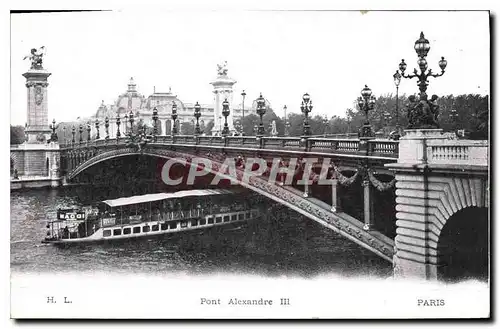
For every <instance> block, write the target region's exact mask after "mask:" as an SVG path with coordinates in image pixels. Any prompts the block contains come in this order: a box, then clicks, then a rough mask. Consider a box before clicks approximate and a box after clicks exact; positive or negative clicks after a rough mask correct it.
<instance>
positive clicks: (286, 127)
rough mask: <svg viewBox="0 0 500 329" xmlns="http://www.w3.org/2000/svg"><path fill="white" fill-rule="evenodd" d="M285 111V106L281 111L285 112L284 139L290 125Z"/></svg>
mask: <svg viewBox="0 0 500 329" xmlns="http://www.w3.org/2000/svg"><path fill="white" fill-rule="evenodd" d="M286 110H287V107H286V105H285V106H283V111H285V117H284V119H285V137H288V128H289V127H290V123H288V116H287V115H286Z"/></svg>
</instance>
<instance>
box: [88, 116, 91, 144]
mask: <svg viewBox="0 0 500 329" xmlns="http://www.w3.org/2000/svg"><path fill="white" fill-rule="evenodd" d="M91 127H92V126H91V124H90V121H89V122H87V141H88V142H90V130H91V129H92V128H91Z"/></svg>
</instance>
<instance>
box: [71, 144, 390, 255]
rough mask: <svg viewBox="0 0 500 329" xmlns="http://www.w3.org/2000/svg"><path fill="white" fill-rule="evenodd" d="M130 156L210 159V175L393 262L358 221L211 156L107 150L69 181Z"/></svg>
mask: <svg viewBox="0 0 500 329" xmlns="http://www.w3.org/2000/svg"><path fill="white" fill-rule="evenodd" d="M129 155H143V156H152V157H159V158H164V159H175V160H176V161H177V162H179V163H181V164H184V165H189V166H192V165H193V164H192V160H193V159H194V158H197V157H198V158H199V157H201V158H205V159H208V160H210V161H211V162H212V168H208V169H209V170H208V171H209V172H210V173H211V174H213V175H216V176H219V177H220V178H224V179H228V180H230V181H232V182H236V183H238V184H239V185H241V186H243V187H245V188H248V189H250V190H252V191H254V192H256V193H259V194H261V195H263V196H265V197H267V198H269V199H271V200H273V201H275V202H278V203H281V204H283V205H285V206H287V207H289V208H291V209H292V210H295V211H297V212H299V213H300V214H302V215H304V216H306V217H308V218H310V219H312V220H314V221H316V222H318V223H320V224H322V225H324V226H326V227H328V228H330V229H332V230H333V231H335V232H337V233H339V234H341V235H342V236H344V237H346V238H347V239H349V240H351V241H353V242H355V243H357V244H358V245H361V246H362V247H364V248H366V249H368V250H370V251H372V252H374V253H375V254H377V255H378V256H380V257H382V258H384V259H386V260H388V261H390V262H391V261H392V256H393V250H394V249H393V247H394V245H393V243H392V241H391V240H390V239H384V238H383V237H381V236H380V235H376V236H374V235H372V234H371V233H370V232H368V231H364V230H363V229H362V225H360V224H355V223H356V222H359V221H358V220H356V219H355V218H353V217H351V216H349V215H347V214H345V213H333V212H331V211H330V208H331V207H330V206H328V207H321V206H320V205H318V204H317V203H315V202H313V201H311V200H310V199H307V198H303V197H302V193H301V192H300V191H296V192H295V191H292V190H290V189H288V188H284V187H283V186H279V185H276V184H274V183H269V182H267V180H266V179H264V178H261V177H257V176H251V177H250V179H249V180H248V182H245V181H243V180H242V176H243V170H240V169H236V172H237V176H238V177H237V178H234V177H232V176H229V175H227V174H223V173H220V172H219V170H220V168H221V167H222V163H223V161H224V159H214V158H211V157H209V156H208V155H205V156H204V155H191V154H186V153H181V152H180V151H175V150H165V149H157V148H148V147H146V148H145V149H143V150H141V151H139V150H137V149H136V148H121V149H115V150H110V151H104V152H102V153H99V154H97V155H94V156H92V157H91V158H89V159H87V160H86V161H84V162H83V163H81V164H80V165H79V166H78V167H76V168H75V169H74V170H72V171H71V172H70V173H69V174H68V177H67V178H68V179H69V180H71V179H73V178H75V177H76V176H78V175H79V174H80V173H82V172H83V171H85V170H86V169H88V168H90V167H92V166H94V165H96V164H98V163H101V162H104V161H107V160H111V159H114V158H119V157H124V156H129Z"/></svg>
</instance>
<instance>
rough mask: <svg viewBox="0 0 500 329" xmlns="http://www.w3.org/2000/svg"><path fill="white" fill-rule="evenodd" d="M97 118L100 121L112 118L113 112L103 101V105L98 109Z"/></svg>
mask: <svg viewBox="0 0 500 329" xmlns="http://www.w3.org/2000/svg"><path fill="white" fill-rule="evenodd" d="M95 116H96V118H99V119H102V118H105V117H110V116H111V111H110V110H109V109H108V108H107V107H106V105H104V101H101V105H100V106H99V108H98V109H97V112H96V114H95Z"/></svg>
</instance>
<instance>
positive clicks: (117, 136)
mask: <svg viewBox="0 0 500 329" xmlns="http://www.w3.org/2000/svg"><path fill="white" fill-rule="evenodd" d="M116 127H117V128H116V138H120V136H121V133H120V115H119V114H117V115H116Z"/></svg>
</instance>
